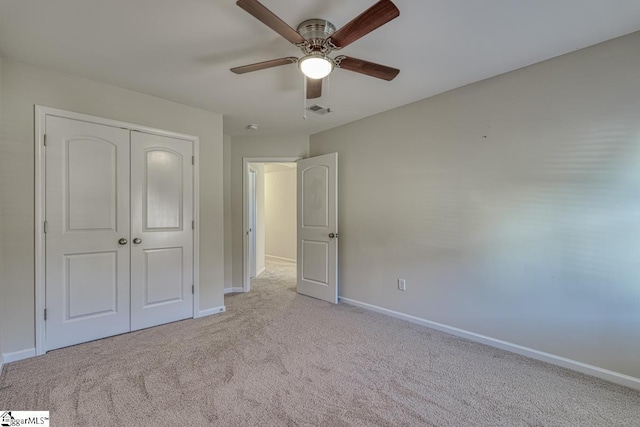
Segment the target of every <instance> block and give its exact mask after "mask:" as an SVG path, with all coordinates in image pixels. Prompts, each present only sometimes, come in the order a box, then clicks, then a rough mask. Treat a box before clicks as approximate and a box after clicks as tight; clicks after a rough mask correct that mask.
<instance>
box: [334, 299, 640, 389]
mask: <svg viewBox="0 0 640 427" xmlns="http://www.w3.org/2000/svg"><path fill="white" fill-rule="evenodd" d="M338 299H339V301H341V302H344V303H346V304H349V305H353V306H356V307H360V308H364V309H367V310H372V311H376V312H378V313H383V314H386V315H388V316H391V317H395V318H398V319H402V320H406V321H408V322H411V323H417V324H418V325H422V326H426V327H429V328H432V329H437V330H439V331H442V332H446V333H449V334H451V335H455V336H458V337H461V338H466V339H468V340H470V341H475V342H479V343H482V344H486V345H489V346H491V347H496V348H499V349H502V350H507V351H510V352H512V353H516V354H520V355H522V356H527V357H530V358H532V359H536V360H541V361H543V362H547V363H551V364H553V365H557V366H561V367H563V368H567V369H571V370H573V371H577V372H581V373H583V374H587V375H591V376H594V377H597V378H600V379H603V380H606V381H610V382H612V383H616V384H620V385H623V386H625V387H629V388H633V389H636V390H640V378H635V377H632V376H629V375H625V374H621V373H618V372H614V371H610V370H608V369H603V368H599V367H597V366H593V365H588V364H586V363H582V362H578V361H577V360H572V359H568V358H566V357H562V356H556V355H555V354H550V353H545V352H543V351H539V350H535V349H532V348H528V347H524V346H521V345H518V344H513V343H510V342H507V341H502V340H499V339H495V338H491V337H487V336H485V335H480V334H476V333H474V332H469V331H465V330H464V329H459V328H455V327H453V326H447V325H443V324H442V323H437V322H432V321H430V320H426V319H422V318H420V317H416V316H411V315H410V314H404V313H400V312H398V311H393V310H389V309H386V308H382V307H378V306H376V305H372V304H367V303H365V302H360V301H356V300H353V299H350V298H344V297H338Z"/></svg>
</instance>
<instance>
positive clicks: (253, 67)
mask: <svg viewBox="0 0 640 427" xmlns="http://www.w3.org/2000/svg"><path fill="white" fill-rule="evenodd" d="M296 62H298V58H296V57H294V56H288V57H286V58H280V59H272V60H271V61H264V62H256V63H255V64H249V65H243V66H241V67H234V68H232V69H231V71H232V72H234V73H236V74H244V73H250V72H252V71H258V70H264V69H266V68H272V67H279V66H280V65H287V64H295V63H296Z"/></svg>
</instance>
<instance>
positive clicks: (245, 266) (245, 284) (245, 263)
mask: <svg viewBox="0 0 640 427" xmlns="http://www.w3.org/2000/svg"><path fill="white" fill-rule="evenodd" d="M300 159H302V157H243V158H242V292H249V291H250V290H251V270H250V268H251V267H250V264H249V235H248V231H249V163H295V162H297V161H298V160H300Z"/></svg>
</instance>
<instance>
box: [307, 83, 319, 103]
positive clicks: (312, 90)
mask: <svg viewBox="0 0 640 427" xmlns="http://www.w3.org/2000/svg"><path fill="white" fill-rule="evenodd" d="M320 96H322V79H310V78H307V99H314V98H320Z"/></svg>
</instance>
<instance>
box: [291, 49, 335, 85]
mask: <svg viewBox="0 0 640 427" xmlns="http://www.w3.org/2000/svg"><path fill="white" fill-rule="evenodd" d="M298 67H300V71H302V73H303V74H304V75H305V76H307V77H308V78H310V79H323V78H325V77H327V76H328V75H329V74H331V72H332V71H333V61H332V60H331V59H330V58H328V57H326V56H324V55H322V54H311V55H307V56H305V57H304V58H301V59H300V60H299V61H298Z"/></svg>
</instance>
